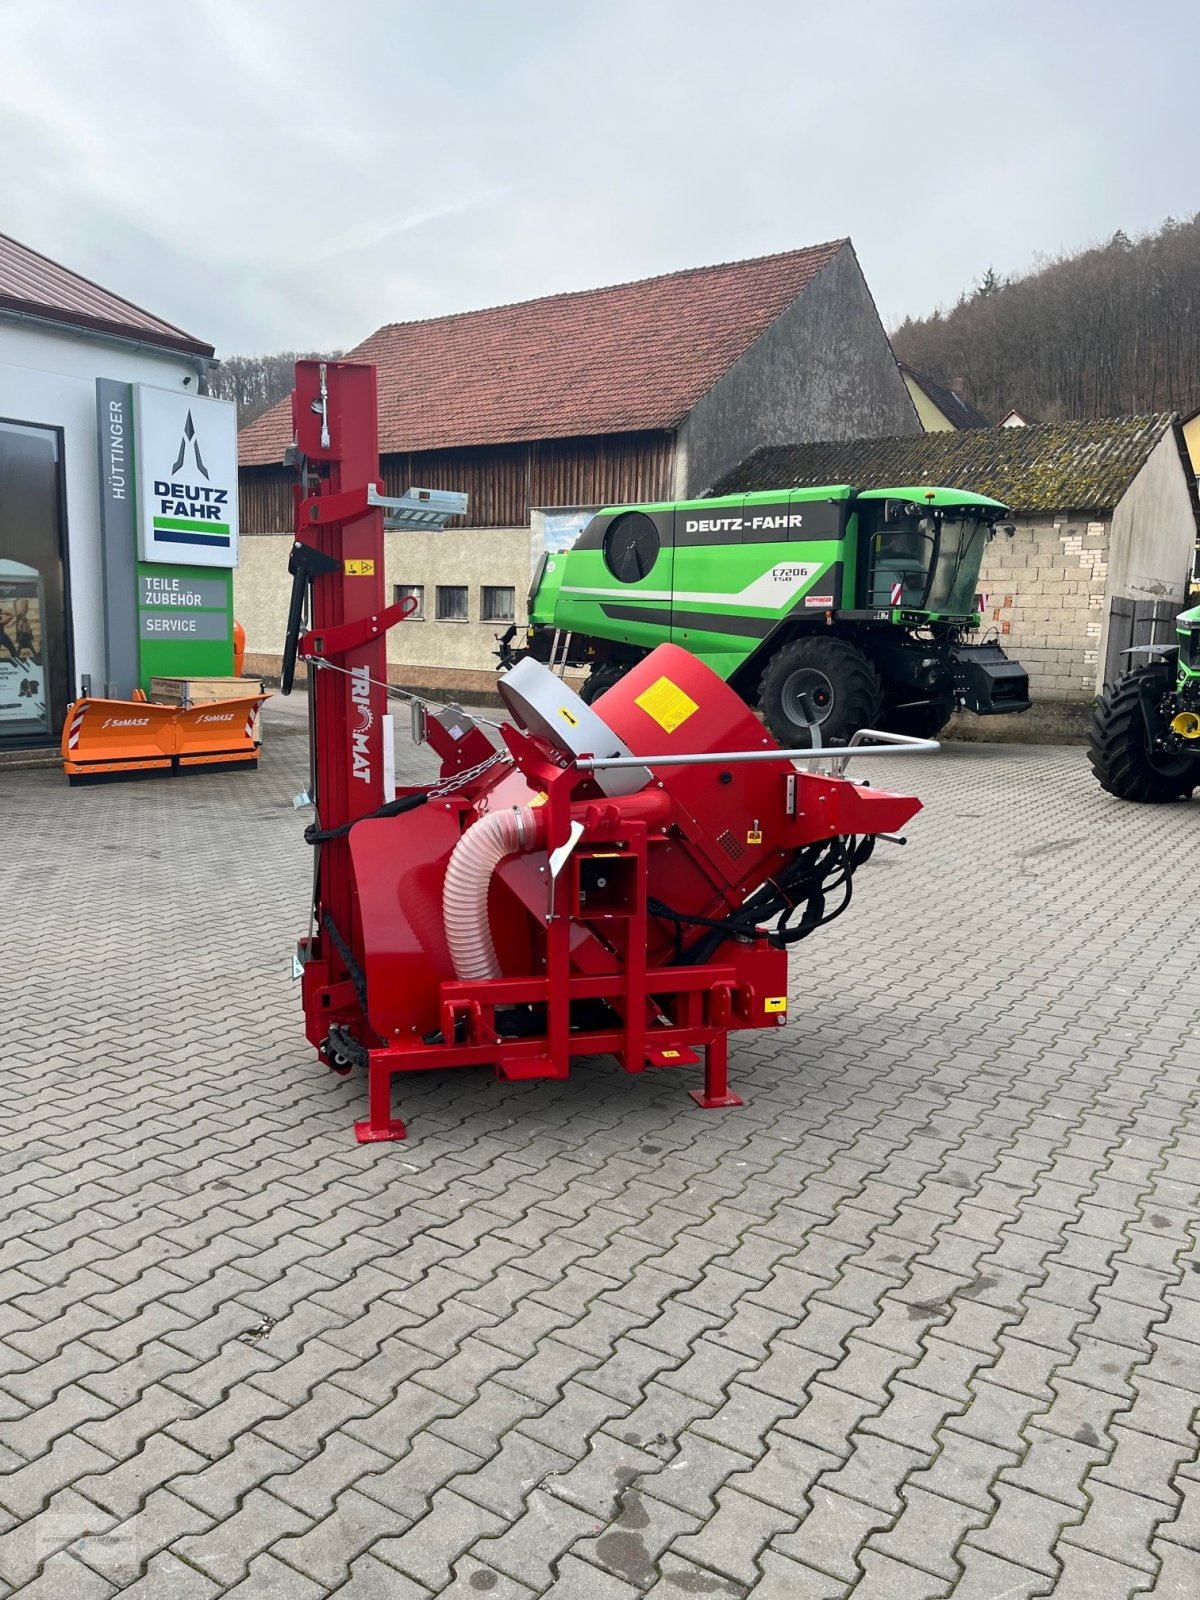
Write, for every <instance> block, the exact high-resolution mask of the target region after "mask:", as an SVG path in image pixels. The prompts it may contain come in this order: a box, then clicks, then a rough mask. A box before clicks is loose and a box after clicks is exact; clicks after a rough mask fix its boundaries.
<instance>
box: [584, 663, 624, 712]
mask: <svg viewBox="0 0 1200 1600" xmlns="http://www.w3.org/2000/svg"><path fill="white" fill-rule="evenodd" d="M624 676H625V674H624V672H623V671H622V670H621V668H620V667H593V668H592V670H591V671H590V672H589V673H588V675H587V677H586V678H585V679H584V680H583V684H582V686H581V687H580V690H579V698H580V699H581V700H582V701H583V703H584V704H585V705H589V706H590V705H591V703H592V701H593V700H598V699H599V698H600V696H601V695H602V694H603V693H604V691H605V690H606V689H611V688H612V686H613V684H614V683H618V682H619V681H620V680H621V679H622V678H623V677H624Z"/></svg>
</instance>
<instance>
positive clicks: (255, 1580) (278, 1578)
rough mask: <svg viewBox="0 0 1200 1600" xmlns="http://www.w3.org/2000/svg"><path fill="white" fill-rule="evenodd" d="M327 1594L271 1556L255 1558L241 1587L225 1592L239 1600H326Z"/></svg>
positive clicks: (320, 1587) (237, 1584)
mask: <svg viewBox="0 0 1200 1600" xmlns="http://www.w3.org/2000/svg"><path fill="white" fill-rule="evenodd" d="M327 1592H328V1591H327V1590H326V1589H325V1587H324V1585H323V1584H320V1583H314V1582H313V1580H312V1579H311V1578H306V1577H305V1576H304V1575H303V1574H302V1573H299V1572H296V1571H294V1570H293V1569H292V1568H291V1567H285V1566H284V1565H283V1563H282V1562H281V1561H278V1560H277V1559H276V1558H275V1557H274V1556H273V1555H270V1554H267V1555H261V1556H255V1558H254V1560H253V1561H251V1563H250V1569H249V1571H248V1572H247V1574H246V1576H245V1577H244V1578H243V1579H242V1581H241V1583H235V1584H234V1586H233V1588H232V1589H226V1590H225V1591H224V1593H225V1594H227V1595H236V1596H237V1600H322V1597H323V1596H324V1595H325V1594H326V1593H327Z"/></svg>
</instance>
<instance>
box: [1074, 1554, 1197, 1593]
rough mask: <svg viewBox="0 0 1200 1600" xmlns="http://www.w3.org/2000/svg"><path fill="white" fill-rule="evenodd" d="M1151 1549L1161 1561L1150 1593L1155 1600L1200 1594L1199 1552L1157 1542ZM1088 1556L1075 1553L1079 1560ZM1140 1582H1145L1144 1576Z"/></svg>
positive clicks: (1096, 1558) (1095, 1558) (1097, 1558)
mask: <svg viewBox="0 0 1200 1600" xmlns="http://www.w3.org/2000/svg"><path fill="white" fill-rule="evenodd" d="M1153 1549H1154V1554H1155V1555H1156V1556H1158V1557H1159V1559H1160V1561H1161V1565H1160V1567H1159V1569H1158V1576H1157V1578H1156V1579H1155V1581H1154V1587H1153V1590H1152V1591H1151V1592H1152V1593H1153V1594H1154V1596H1155V1600H1192V1597H1193V1596H1194V1595H1196V1594H1197V1593H1200V1551H1197V1550H1185V1549H1184V1548H1183V1546H1182V1545H1177V1544H1163V1543H1160V1542H1158V1541H1156V1542H1155V1544H1154V1546H1153ZM1088 1554H1089V1552H1086V1551H1077V1552H1076V1555H1077V1556H1078V1558H1079V1559H1080V1560H1082V1559H1084V1558H1085V1557H1086V1556H1087V1555H1088ZM1092 1559H1094V1560H1099V1559H1100V1558H1099V1557H1093V1558H1092ZM1142 1581H1143V1582H1144V1581H1145V1579H1144V1576H1143V1578H1142ZM1081 1600H1082V1597H1081Z"/></svg>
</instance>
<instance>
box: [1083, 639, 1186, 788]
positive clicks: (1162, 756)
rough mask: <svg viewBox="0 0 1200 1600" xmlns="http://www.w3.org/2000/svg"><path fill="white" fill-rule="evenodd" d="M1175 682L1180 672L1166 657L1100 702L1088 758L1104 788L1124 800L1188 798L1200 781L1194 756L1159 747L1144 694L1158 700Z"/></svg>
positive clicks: (1120, 684)
mask: <svg viewBox="0 0 1200 1600" xmlns="http://www.w3.org/2000/svg"><path fill="white" fill-rule="evenodd" d="M1174 687H1175V674H1174V671H1173V669H1172V668H1171V667H1169V666H1167V665H1166V663H1164V662H1161V661H1152V662H1151V663H1150V665H1149V666H1146V667H1138V668H1137V669H1136V670H1135V671H1133V672H1127V673H1126V674H1125V675H1124V676H1123V677H1122V678H1120V679H1118V681H1117V682H1116V684H1115V685H1113V686H1111V687H1108V688H1106V689H1105V691H1104V693H1103V694H1102V695H1101V696H1100V698H1099V700H1097V702H1096V709H1095V712H1094V713H1093V715H1092V728H1091V733H1090V734H1089V736H1088V760H1089V761H1090V762H1091V764H1092V771H1093V772H1094V773H1095V774H1096V778H1097V780H1098V781H1099V784H1100V787H1101V788H1102V789H1107V790H1108V792H1109V794H1114V795H1116V797H1117V799H1118V800H1141V801H1145V802H1148V803H1149V804H1151V805H1163V804H1165V803H1166V802H1167V801H1170V800H1186V799H1187V798H1188V796H1189V795H1190V794H1191V792H1192V790H1193V789H1194V788H1195V787H1196V783H1197V781H1200V762H1198V761H1197V759H1196V757H1195V756H1192V755H1186V754H1184V755H1168V754H1166V753H1164V752H1163V751H1161V750H1156V749H1154V746H1153V743H1152V739H1151V729H1150V728H1149V727H1148V726H1147V723H1146V714H1145V711H1144V709H1143V702H1142V696H1143V694H1144V695H1145V696H1146V699H1147V700H1149V701H1150V702H1151V703H1152V704H1154V703H1157V702H1158V701H1159V700H1161V699H1162V697H1163V696H1164V695H1166V694H1169V693H1170V692H1171V690H1172V689H1174Z"/></svg>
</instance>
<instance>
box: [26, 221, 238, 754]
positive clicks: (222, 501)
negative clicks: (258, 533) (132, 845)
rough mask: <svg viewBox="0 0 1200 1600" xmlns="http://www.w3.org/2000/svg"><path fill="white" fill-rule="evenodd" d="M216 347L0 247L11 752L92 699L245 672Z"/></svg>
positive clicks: (51, 734)
mask: <svg viewBox="0 0 1200 1600" xmlns="http://www.w3.org/2000/svg"><path fill="white" fill-rule="evenodd" d="M213 365H214V362H213V350H212V346H211V345H208V344H206V343H204V342H203V340H200V339H197V338H195V337H193V335H191V334H189V333H185V332H183V330H182V329H180V328H177V327H174V326H173V325H172V324H171V323H169V322H164V321H163V320H162V319H161V318H159V317H156V316H153V315H152V314H151V313H150V312H148V311H143V310H142V309H141V308H140V307H139V306H135V305H133V304H131V303H130V302H129V301H128V300H124V299H122V298H121V297H120V296H119V295H116V294H113V293H111V292H110V291H108V290H106V289H103V288H101V287H100V286H99V285H97V284H95V283H92V282H90V281H89V280H88V279H86V278H83V277H80V276H79V274H78V273H75V272H71V271H70V270H68V269H67V268H66V267H63V266H60V265H59V264H58V263H57V262H54V261H51V260H49V259H48V258H47V257H46V256H43V255H40V254H38V252H37V251H35V250H31V249H29V248H28V247H27V246H25V245H23V244H20V243H18V242H17V241H16V240H14V239H10V238H7V237H5V236H4V235H0V751H2V750H4V749H5V748H8V749H12V748H13V747H17V748H22V747H26V746H37V745H45V744H48V743H51V742H52V741H54V740H56V739H57V738H58V736H59V735H60V733H61V730H62V724H63V717H64V713H65V710H66V707H67V705H68V704H69V703H70V701H71V700H72V699H74V698H75V697H76V696H77V695H78V694H81V693H84V694H86V693H91V694H95V695H110V696H113V697H117V698H120V697H125V696H128V695H129V694H131V693H132V691H133V690H134V689H135V688H137V687H139V686H140V687H143V688H144V687H146V685H147V683H148V679H149V676H150V675H151V674H154V673H157V674H162V675H166V674H172V673H176V674H178V675H187V674H193V675H197V676H199V675H201V674H206V675H215V674H218V673H222V672H224V673H228V672H230V671H232V610H231V605H232V594H231V591H232V567H233V566H234V565H235V564H236V561H237V507H236V500H237V494H236V489H237V479H236V461H235V449H236V444H235V440H236V424H235V420H234V408H233V407H232V405H228V404H226V403H225V402H222V401H217V400H214V399H212V398H211V397H207V396H205V393H204V391H205V387H206V383H205V379H206V375H207V373H208V372H209V370H210V369H211V367H212V366H213Z"/></svg>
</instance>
